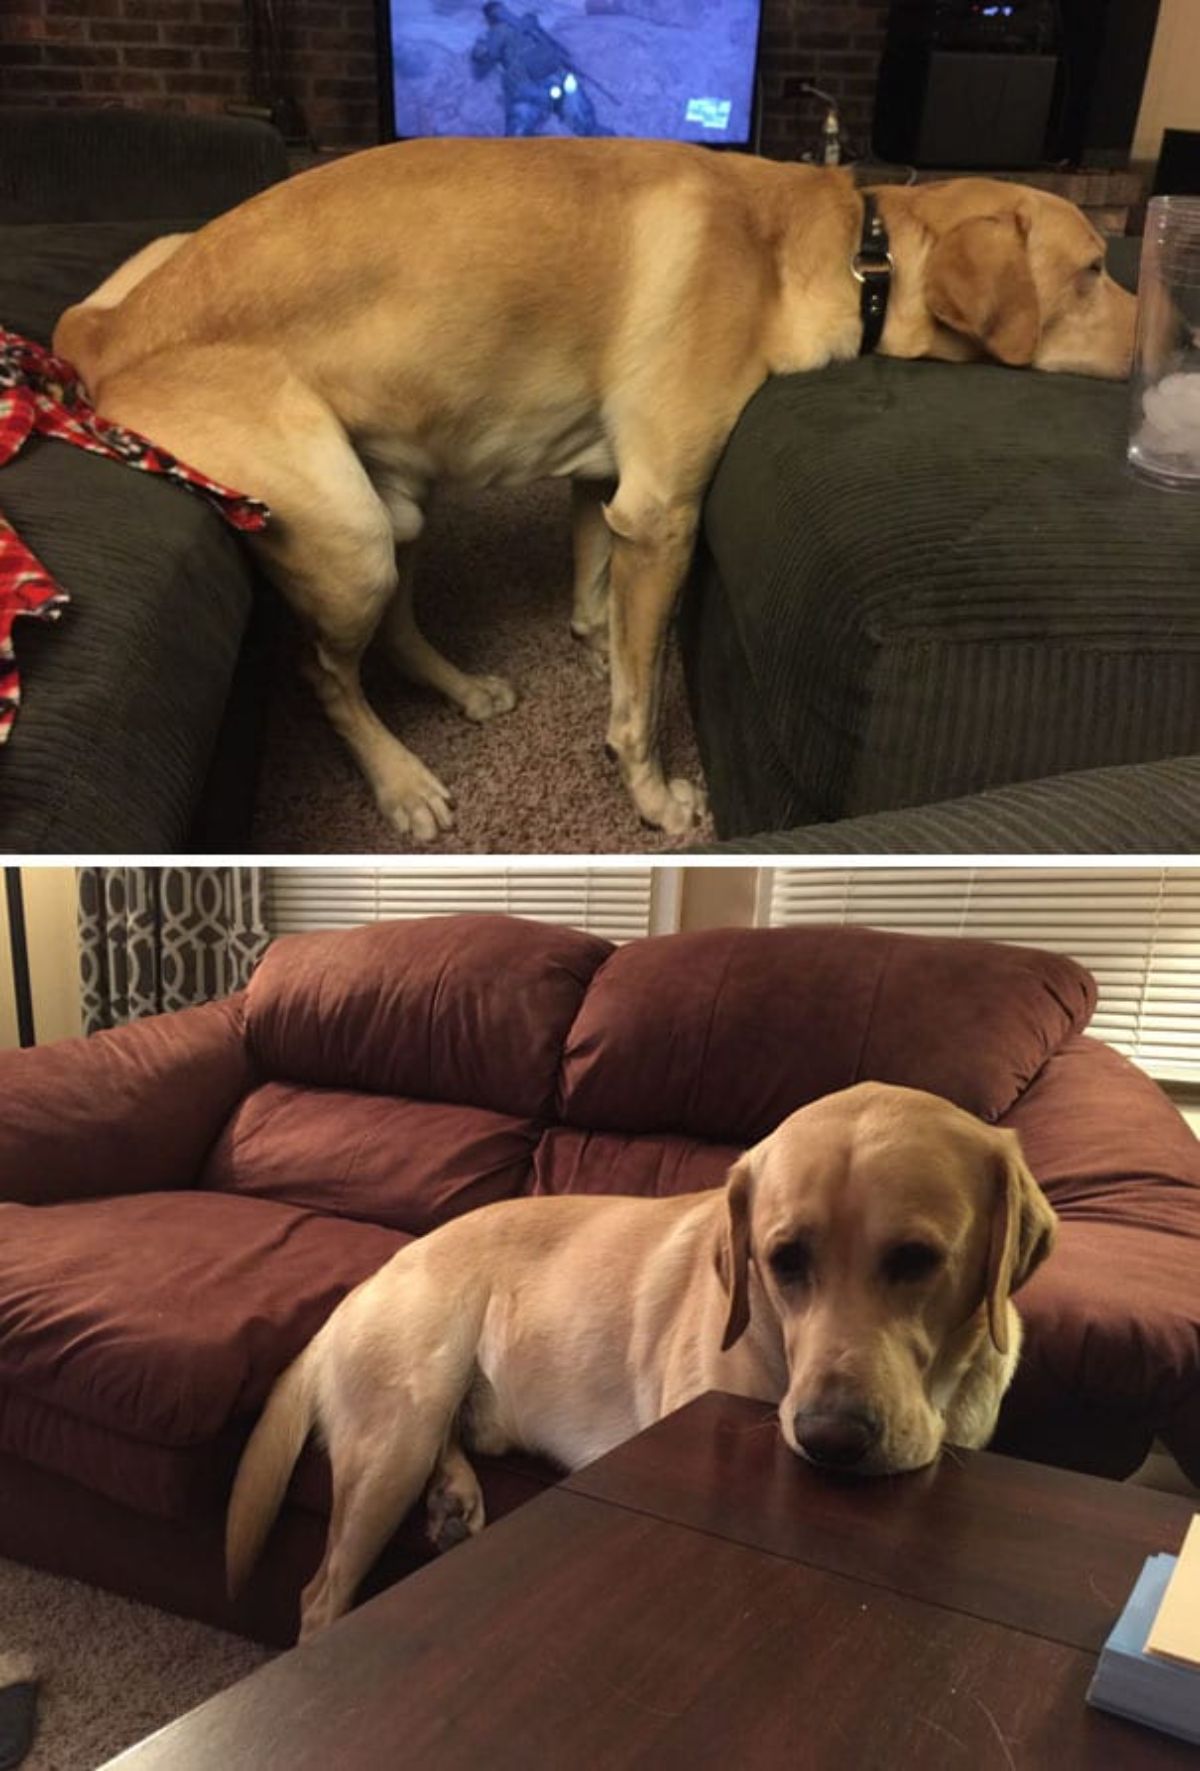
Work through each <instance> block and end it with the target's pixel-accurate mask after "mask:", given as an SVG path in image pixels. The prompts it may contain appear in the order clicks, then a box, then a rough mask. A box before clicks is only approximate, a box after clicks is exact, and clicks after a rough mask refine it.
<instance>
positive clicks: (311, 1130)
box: [201, 1082, 538, 1236]
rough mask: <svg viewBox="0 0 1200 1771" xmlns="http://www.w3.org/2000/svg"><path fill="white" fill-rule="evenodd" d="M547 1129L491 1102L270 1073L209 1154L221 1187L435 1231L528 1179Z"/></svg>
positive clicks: (416, 1232) (213, 1178)
mask: <svg viewBox="0 0 1200 1771" xmlns="http://www.w3.org/2000/svg"><path fill="white" fill-rule="evenodd" d="M537 1137H538V1127H537V1126H536V1125H535V1124H534V1123H533V1122H532V1121H531V1120H528V1119H519V1118H515V1117H513V1116H512V1115H510V1114H505V1113H495V1112H493V1111H492V1110H491V1109H490V1108H487V1107H462V1106H457V1105H451V1104H447V1103H445V1102H440V1101H412V1100H405V1099H399V1098H396V1097H393V1096H389V1095H369V1094H355V1093H352V1092H351V1091H349V1090H346V1089H325V1088H310V1087H307V1086H305V1085H302V1084H297V1083H293V1082H267V1083H264V1084H263V1085H262V1087H261V1088H257V1089H255V1090H254V1091H253V1093H251V1094H249V1095H247V1097H246V1098H245V1100H244V1101H242V1102H241V1104H240V1105H239V1106H238V1108H237V1110H236V1111H235V1112H234V1114H233V1116H232V1117H231V1119H230V1120H229V1123H228V1124H227V1125H226V1127H225V1129H224V1131H223V1132H222V1134H221V1137H220V1139H219V1140H218V1142H217V1145H216V1147H215V1149H214V1150H213V1152H212V1154H211V1156H210V1157H209V1161H208V1165H207V1168H206V1169H205V1173H204V1178H203V1181H202V1183H201V1184H202V1185H203V1186H205V1187H211V1188H213V1189H215V1190H217V1191H219V1192H225V1193H242V1194H249V1195H253V1196H255V1197H257V1198H259V1199H274V1200H278V1201H279V1202H281V1203H283V1204H287V1205H298V1206H306V1207H309V1208H311V1209H312V1210H314V1211H325V1212H332V1213H334V1214H336V1215H337V1216H338V1217H348V1218H361V1219H364V1220H366V1221H368V1222H370V1223H376V1224H386V1225H387V1226H388V1228H389V1229H393V1230H404V1231H406V1232H407V1233H408V1234H409V1235H411V1236H420V1235H423V1234H424V1233H425V1232H426V1231H427V1230H434V1229H436V1228H437V1226H438V1225H439V1224H444V1223H446V1222H448V1220H449V1219H450V1218H453V1217H457V1216H458V1215H459V1213H460V1212H464V1211H470V1210H471V1209H472V1207H474V1206H477V1205H490V1204H491V1203H492V1201H493V1200H496V1199H510V1198H512V1197H513V1196H514V1195H515V1194H517V1193H520V1192H522V1191H523V1190H524V1189H525V1188H526V1187H527V1185H528V1183H529V1179H530V1175H531V1163H532V1157H533V1151H534V1146H535V1144H536V1142H537Z"/></svg>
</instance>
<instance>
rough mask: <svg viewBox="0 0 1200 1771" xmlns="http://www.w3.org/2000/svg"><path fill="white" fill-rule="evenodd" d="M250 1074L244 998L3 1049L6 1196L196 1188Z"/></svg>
mask: <svg viewBox="0 0 1200 1771" xmlns="http://www.w3.org/2000/svg"><path fill="white" fill-rule="evenodd" d="M250 1080H251V1062H250V1058H249V1055H248V1053H247V1050H246V1042H245V1039H244V1036H243V998H242V997H241V996H232V997H229V998H228V999H227V1000H226V1001H224V1002H215V1003H211V1004H209V1005H208V1006H206V1007H204V1008H194V1009H183V1010H181V1011H179V1012H178V1013H176V1014H170V1015H155V1016H153V1017H151V1018H150V1019H148V1020H144V1021H135V1022H133V1023H132V1024H131V1025H130V1026H128V1027H119V1028H116V1029H115V1030H114V1031H113V1032H111V1033H96V1034H93V1035H92V1037H91V1038H90V1039H64V1040H59V1041H57V1042H56V1043H54V1044H52V1045H41V1046H33V1047H31V1048H30V1049H29V1050H28V1051H7V1052H0V1200H9V1201H14V1200H15V1201H18V1202H21V1203H23V1204H27V1205H51V1204H54V1203H55V1202H56V1201H60V1200H65V1199H88V1198H96V1197H99V1196H100V1195H103V1194H106V1193H150V1192H157V1191H159V1190H162V1189H166V1188H173V1187H188V1186H191V1185H192V1184H193V1182H194V1181H195V1179H196V1177H197V1175H198V1173H199V1172H200V1167H201V1164H202V1163H203V1160H204V1156H205V1154H206V1152H207V1151H208V1149H209V1146H210V1145H211V1144H212V1143H213V1141H214V1139H215V1138H216V1136H217V1134H218V1132H219V1131H220V1130H221V1127H222V1126H223V1125H224V1123H225V1120H226V1119H227V1118H228V1116H229V1114H230V1112H231V1111H232V1109H233V1107H234V1105H235V1104H236V1102H237V1101H239V1100H240V1099H241V1097H242V1095H243V1094H244V1093H245V1092H246V1089H247V1088H248V1086H249V1084H250Z"/></svg>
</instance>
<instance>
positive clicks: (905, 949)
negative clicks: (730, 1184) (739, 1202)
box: [561, 927, 1095, 1145]
mask: <svg viewBox="0 0 1200 1771" xmlns="http://www.w3.org/2000/svg"><path fill="white" fill-rule="evenodd" d="M1094 1005H1095V984H1094V982H1093V980H1092V979H1091V977H1090V976H1089V974H1088V973H1087V972H1085V971H1084V970H1083V969H1082V967H1081V966H1078V965H1076V964H1075V962H1074V961H1073V960H1070V959H1066V958H1063V957H1060V956H1058V955H1055V954H1050V953H1042V952H1037V951H1034V950H1032V949H1028V948H1022V947H1006V946H998V945H994V944H992V943H990V942H985V941H970V940H958V939H953V940H939V939H930V938H928V937H921V936H912V935H893V934H886V933H882V932H880V931H878V930H874V929H862V928H823V927H821V928H800V929H761V930H746V929H714V930H710V931H705V932H703V933H700V934H691V935H672V936H666V937H663V938H660V939H650V940H644V941H636V942H632V943H631V944H630V945H629V946H626V947H622V948H620V949H618V950H617V951H615V952H614V953H612V954H611V955H610V956H609V957H608V958H607V959H606V960H605V962H604V964H603V966H602V967H601V968H600V970H599V971H598V972H597V974H596V976H595V978H594V979H593V981H592V984H591V988H590V989H589V990H588V993H587V996H586V998H585V1000H584V1003H583V1007H582V1009H581V1010H580V1013H579V1016H578V1018H577V1019H576V1021H575V1024H574V1026H573V1027H572V1028H571V1032H570V1036H569V1038H568V1040H567V1047H566V1052H565V1056H564V1061H563V1082H562V1092H561V1112H562V1118H563V1120H564V1121H565V1122H566V1123H567V1124H568V1125H571V1126H576V1127H579V1128H582V1129H586V1130H589V1131H613V1132H625V1133H629V1132H681V1133H687V1134H689V1135H691V1136H693V1137H699V1138H704V1139H707V1140H710V1141H712V1142H714V1143H718V1144H720V1143H724V1144H743V1145H744V1144H748V1143H752V1142H754V1141H755V1140H756V1139H758V1138H760V1137H763V1136H765V1135H766V1133H767V1132H769V1131H771V1130H772V1129H773V1127H774V1126H776V1125H777V1124H778V1123H779V1121H780V1120H781V1119H783V1118H785V1117H786V1116H787V1115H788V1114H789V1113H791V1112H794V1111H795V1109H796V1108H798V1107H802V1106H804V1105H805V1104H806V1103H807V1102H809V1101H813V1100H816V1099H818V1098H819V1097H820V1096H822V1095H825V1094H828V1093H830V1092H831V1091H833V1090H835V1089H840V1088H846V1087H849V1086H850V1085H851V1084H852V1083H855V1082H860V1081H863V1080H867V1079H871V1080H874V1081H879V1082H892V1083H901V1084H906V1085H908V1086H909V1087H912V1088H924V1089H929V1090H931V1091H932V1092H933V1093H935V1094H940V1095H944V1096H946V1097H947V1098H948V1099H949V1100H951V1101H954V1102H956V1103H957V1104H958V1105H959V1106H960V1107H965V1108H966V1109H968V1111H970V1112H972V1113H976V1114H978V1115H979V1116H980V1117H981V1118H983V1119H989V1120H990V1119H996V1118H998V1117H999V1115H1000V1114H1002V1113H1004V1112H1006V1111H1007V1109H1008V1108H1009V1107H1011V1106H1012V1104H1013V1102H1014V1101H1015V1100H1016V1098H1017V1096H1018V1095H1019V1094H1020V1093H1021V1091H1022V1089H1024V1088H1025V1087H1026V1085H1027V1084H1028V1083H1029V1082H1030V1080H1031V1079H1032V1078H1033V1077H1034V1076H1035V1075H1036V1074H1037V1072H1038V1070H1039V1069H1040V1068H1041V1066H1042V1065H1043V1064H1044V1063H1045V1061H1046V1059H1047V1058H1048V1057H1049V1055H1050V1054H1051V1053H1052V1052H1053V1051H1055V1050H1056V1049H1057V1048H1058V1046H1059V1045H1060V1044H1061V1043H1062V1041H1063V1040H1064V1039H1065V1038H1066V1037H1067V1035H1068V1034H1069V1033H1070V1032H1071V1031H1072V1030H1077V1029H1079V1028H1081V1027H1083V1026H1084V1025H1085V1024H1086V1022H1087V1020H1088V1017H1089V1016H1090V1014H1091V1011H1092V1009H1093V1007H1094Z"/></svg>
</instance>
